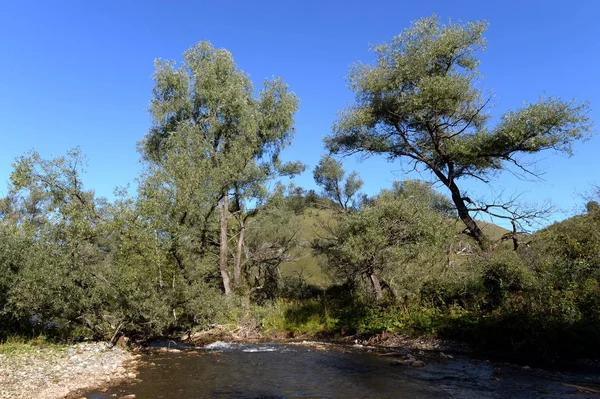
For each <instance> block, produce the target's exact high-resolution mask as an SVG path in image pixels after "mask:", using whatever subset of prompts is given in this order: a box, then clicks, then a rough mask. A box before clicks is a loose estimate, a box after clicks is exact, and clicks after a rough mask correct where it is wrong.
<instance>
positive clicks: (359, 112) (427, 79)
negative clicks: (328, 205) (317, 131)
mask: <svg viewBox="0 0 600 399" xmlns="http://www.w3.org/2000/svg"><path fill="white" fill-rule="evenodd" d="M486 27H487V23H486V22H470V23H467V24H464V25H461V24H453V23H450V24H447V25H442V24H441V23H440V21H439V20H438V18H437V17H430V18H425V19H420V20H418V21H416V22H415V23H414V24H413V26H412V27H411V28H409V29H406V30H405V31H404V32H402V33H401V34H400V35H398V36H396V37H395V38H394V39H393V40H392V42H391V43H389V44H383V45H379V46H376V47H374V51H375V53H376V54H377V63H376V64H375V65H373V66H368V65H356V66H355V67H354V68H353V69H352V71H351V73H350V88H351V89H352V90H353V91H354V92H355V94H356V101H355V104H354V105H352V106H351V107H349V108H348V109H346V110H344V111H343V112H342V114H341V116H340V118H339V119H338V121H337V122H336V123H335V125H334V127H333V133H332V134H331V135H330V136H329V137H328V138H326V144H327V147H328V148H329V149H330V150H331V151H332V152H333V153H341V154H354V153H363V154H366V155H370V154H383V155H385V156H386V157H387V158H388V159H389V160H390V161H394V160H397V159H399V160H402V161H406V162H407V163H408V164H410V165H412V166H413V167H415V168H416V167H422V168H423V169H424V170H426V171H429V172H431V173H432V174H433V176H434V177H435V179H436V180H437V181H439V182H441V183H442V184H443V185H444V186H445V187H446V188H447V189H448V190H449V191H450V194H451V198H452V201H453V203H454V205H455V207H456V210H457V212H458V216H459V218H460V219H461V220H462V221H463V222H464V224H465V226H466V229H467V231H468V233H469V234H470V235H471V236H472V237H473V238H474V239H475V240H477V242H478V244H479V245H480V246H481V247H482V248H487V247H488V244H489V243H488V240H487V238H486V237H485V235H484V234H483V232H482V231H481V229H480V228H479V226H478V225H477V222H476V221H475V220H474V219H473V217H472V213H473V212H488V213H494V214H495V215H496V216H502V215H505V217H508V218H511V219H513V220H514V219H520V218H524V217H527V216H530V215H524V214H520V213H519V212H515V210H514V209H511V208H510V207H508V206H506V204H501V203H493V204H480V205H476V204H475V203H474V201H472V200H471V199H470V198H468V197H466V196H465V193H464V190H463V189H462V188H461V186H460V181H461V179H465V178H475V179H478V180H481V181H484V182H489V176H490V175H491V174H492V173H493V172H496V171H501V170H504V169H506V168H507V167H508V166H509V165H510V164H512V165H514V166H516V168H518V171H519V172H523V173H526V174H534V173H535V172H534V171H532V170H531V169H530V168H528V165H527V164H526V163H524V162H523V161H522V160H521V159H520V158H519V155H520V154H534V153H537V152H540V151H543V150H548V149H554V150H556V151H559V152H564V153H567V154H570V152H571V146H572V143H573V141H575V140H577V139H584V138H587V137H589V133H590V129H591V123H590V121H589V119H588V117H587V113H588V110H589V109H588V106H587V104H580V103H575V102H572V101H571V102H565V101H562V100H560V99H558V98H542V99H541V100H540V101H538V102H537V103H533V104H526V105H525V106H524V107H523V108H521V109H519V110H516V111H510V112H507V113H506V114H504V115H503V116H502V118H501V119H500V121H499V122H498V124H497V125H496V126H494V127H491V128H490V127H488V120H489V118H490V116H489V113H488V112H487V109H488V105H489V102H490V97H489V96H486V95H484V93H482V91H481V90H480V89H479V88H478V84H477V83H478V78H479V74H478V72H477V66H478V64H479V61H478V59H477V57H476V53H477V51H479V50H482V49H483V47H484V44H485V40H484V38H483V32H484V31H485V29H486ZM496 210H497V211H498V212H494V211H496Z"/></svg>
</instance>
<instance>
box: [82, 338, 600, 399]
mask: <svg viewBox="0 0 600 399" xmlns="http://www.w3.org/2000/svg"><path fill="white" fill-rule="evenodd" d="M415 357H416V358H419V357H421V358H426V359H431V357H427V354H426V353H423V352H421V353H415ZM143 360H144V365H143V366H141V367H140V368H139V370H138V373H139V374H138V379H137V380H136V381H135V382H133V383H129V384H124V385H120V386H117V387H113V388H112V389H109V390H108V391H106V392H101V391H92V392H87V393H85V394H84V396H85V397H86V398H88V399H108V398H110V399H113V398H115V397H117V398H118V397H121V396H125V395H131V394H134V395H135V397H136V399H146V398H149V399H154V398H156V399H159V398H176V399H192V398H193V399H200V398H247V399H250V398H253V399H258V398H265V399H266V398H269V399H271V398H272V399H276V398H277V399H279V398H398V399H401V398H412V399H428V398H436V399H441V398H473V399H475V398H477V399H483V398H565V397H567V398H590V397H593V395H591V394H589V393H583V392H581V389H578V388H577V387H576V386H582V385H583V386H588V387H589V386H596V387H597V386H598V385H599V384H600V380H599V379H598V376H597V375H594V374H591V373H588V374H584V373H578V374H567V373H557V372H545V371H541V370H533V369H530V368H528V367H525V368H522V367H517V366H511V365H505V364H494V363H490V362H486V361H478V360H472V359H468V358H458V357H450V356H444V358H438V360H435V361H433V360H431V361H427V362H426V364H425V366H424V367H412V366H410V365H403V364H394V363H395V362H396V360H394V358H392V357H389V356H379V355H378V354H377V353H375V352H371V351H369V350H368V349H367V348H353V347H339V346H335V345H329V344H325V343H312V344H311V343H309V344H300V345H298V344H296V345H293V344H239V343H225V342H216V343H214V344H211V345H208V346H207V347H205V348H196V350H192V351H181V352H173V351H171V352H159V351H157V352H151V353H150V354H147V355H145V357H144V359H143ZM595 389H597V388H595Z"/></svg>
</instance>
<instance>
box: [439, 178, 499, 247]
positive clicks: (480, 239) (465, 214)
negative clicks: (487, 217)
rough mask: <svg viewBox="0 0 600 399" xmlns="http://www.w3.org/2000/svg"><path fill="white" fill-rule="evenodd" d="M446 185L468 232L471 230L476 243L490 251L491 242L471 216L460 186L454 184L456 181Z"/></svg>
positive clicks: (470, 233)
mask: <svg viewBox="0 0 600 399" xmlns="http://www.w3.org/2000/svg"><path fill="white" fill-rule="evenodd" d="M446 185H447V187H448V188H449V189H450V193H451V194H452V202H454V206H456V211H457V212H458V217H459V218H460V220H462V222H463V223H464V224H465V226H466V227H467V230H469V235H470V236H471V237H473V238H474V239H475V241H477V244H478V245H479V247H480V248H481V249H483V250H488V249H489V240H488V239H487V237H486V236H485V234H483V231H481V229H480V228H479V226H478V225H477V223H476V222H475V220H474V219H473V218H472V217H471V215H470V214H469V208H467V205H466V204H465V198H463V197H462V195H461V193H460V190H459V189H458V186H457V185H456V183H454V181H450V182H448V183H447V184H446Z"/></svg>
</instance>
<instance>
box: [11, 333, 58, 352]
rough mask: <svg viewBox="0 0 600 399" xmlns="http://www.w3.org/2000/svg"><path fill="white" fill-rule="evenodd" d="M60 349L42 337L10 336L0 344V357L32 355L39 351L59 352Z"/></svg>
mask: <svg viewBox="0 0 600 399" xmlns="http://www.w3.org/2000/svg"><path fill="white" fill-rule="evenodd" d="M62 348H63V347H62V346H60V345H57V344H53V343H50V342H48V340H47V338H46V337H45V336H43V335H40V336H39V337H37V338H34V339H25V338H22V337H15V336H10V337H8V338H7V339H6V341H4V342H3V343H1V344H0V355H7V356H8V355H20V354H28V353H34V352H36V351H38V350H39V349H50V350H61V349H62Z"/></svg>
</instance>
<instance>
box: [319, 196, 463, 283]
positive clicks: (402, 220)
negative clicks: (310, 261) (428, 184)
mask: <svg viewBox="0 0 600 399" xmlns="http://www.w3.org/2000/svg"><path fill="white" fill-rule="evenodd" d="M410 187H411V184H407V185H406V187H405V189H404V190H402V189H400V188H401V187H400V186H397V187H396V189H395V190H392V191H383V192H382V193H381V194H380V195H379V196H378V197H376V198H375V199H372V200H370V201H368V203H367V204H366V205H365V206H364V208H363V209H361V210H360V211H358V212H354V213H350V214H344V215H340V216H339V221H338V224H337V225H336V226H335V227H333V228H332V229H331V231H330V236H329V237H327V238H326V239H324V240H321V241H320V242H317V243H315V248H316V250H317V251H318V253H321V254H323V255H324V256H325V257H326V259H327V268H328V270H329V271H330V273H332V274H333V275H334V276H336V277H337V278H338V279H341V280H349V281H356V280H359V279H361V278H371V277H370V276H372V275H376V276H377V277H378V278H379V279H383V280H382V281H383V283H384V284H388V287H390V288H391V291H392V292H395V290H396V289H401V290H402V293H409V292H412V293H414V292H415V291H417V290H418V289H419V286H418V284H419V283H420V281H421V279H417V280H416V281H415V277H416V275H421V276H422V274H423V273H426V274H427V273H434V271H433V269H434V268H435V265H436V264H437V263H438V262H436V258H438V259H439V257H440V256H443V252H444V250H443V248H444V246H445V245H449V244H450V243H451V240H452V237H453V235H454V234H453V230H452V228H451V224H450V221H449V220H448V219H447V218H446V217H445V216H444V215H443V214H442V213H440V212H438V211H437V210H436V209H432V208H431V207H430V206H431V205H432V204H433V203H432V202H431V201H427V200H422V199H424V198H418V199H417V198H415V196H416V195H417V193H416V191H417V190H413V189H412V188H410ZM415 187H416V186H415ZM420 188H422V187H420ZM425 193H427V194H425ZM420 194H422V195H423V196H424V197H428V199H429V197H432V196H433V194H429V193H428V192H427V191H426V190H425V191H423V192H421V193H420ZM394 281H397V283H394ZM411 282H415V283H416V285H415V284H411ZM373 284H374V287H373V289H374V290H375V291H377V288H378V287H376V286H375V283H373ZM391 284H394V286H391ZM375 293H376V294H377V292H375Z"/></svg>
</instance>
